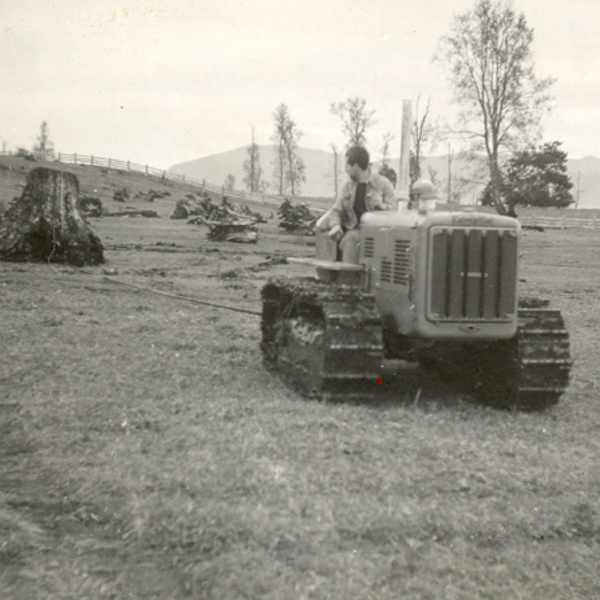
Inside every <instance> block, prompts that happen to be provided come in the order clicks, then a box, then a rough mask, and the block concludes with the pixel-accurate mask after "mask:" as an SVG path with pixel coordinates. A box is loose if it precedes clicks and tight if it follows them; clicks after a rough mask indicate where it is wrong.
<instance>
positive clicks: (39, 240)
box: [0, 167, 104, 266]
mask: <svg viewBox="0 0 600 600" xmlns="http://www.w3.org/2000/svg"><path fill="white" fill-rule="evenodd" d="M78 199H79V181H78V180H77V177H76V176H75V175H73V174H72V173H66V172H64V171H57V170H55V169H48V168H45V167H39V168H36V169H32V170H31V171H30V172H29V175H28V176H27V184H26V186H25V189H24V190H23V193H22V195H21V197H20V198H15V199H14V200H13V201H12V202H11V204H10V206H9V207H8V209H7V211H6V213H5V214H4V217H3V218H2V221H0V259H2V260H7V261H19V262H25V261H31V262H40V261H48V262H59V263H68V264H71V265H74V266H82V265H85V264H87V265H97V264H100V263H103V262H104V254H103V252H104V248H103V246H102V243H101V241H100V239H99V238H98V236H97V235H95V234H94V233H93V232H92V230H91V229H90V227H89V225H88V224H87V222H86V220H85V219H84V218H83V216H82V215H81V213H80V212H79V210H78V208H77V200H78Z"/></svg>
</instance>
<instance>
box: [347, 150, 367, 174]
mask: <svg viewBox="0 0 600 600" xmlns="http://www.w3.org/2000/svg"><path fill="white" fill-rule="evenodd" d="M346 160H347V161H348V164H349V165H358V166H359V167H360V168H361V169H368V168H369V162H370V157H369V152H368V150H367V149H366V148H365V147H364V146H350V148H348V150H346Z"/></svg>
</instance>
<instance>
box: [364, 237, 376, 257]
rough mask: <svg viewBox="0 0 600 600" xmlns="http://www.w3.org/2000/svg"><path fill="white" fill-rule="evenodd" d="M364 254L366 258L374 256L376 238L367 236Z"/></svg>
mask: <svg viewBox="0 0 600 600" xmlns="http://www.w3.org/2000/svg"><path fill="white" fill-rule="evenodd" d="M363 254H364V256H365V258H373V256H374V255H375V239H374V238H372V237H368V238H365V241H364V244H363Z"/></svg>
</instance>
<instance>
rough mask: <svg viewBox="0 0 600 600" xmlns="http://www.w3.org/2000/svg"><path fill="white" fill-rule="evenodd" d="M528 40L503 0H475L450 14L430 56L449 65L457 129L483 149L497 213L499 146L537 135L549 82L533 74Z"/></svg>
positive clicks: (521, 23) (524, 26)
mask: <svg viewBox="0 0 600 600" xmlns="http://www.w3.org/2000/svg"><path fill="white" fill-rule="evenodd" d="M532 41H533V29H531V28H530V27H528V25H527V21H526V19H525V15H524V14H522V13H520V14H517V13H516V12H515V11H514V10H513V9H512V8H511V7H510V6H509V4H508V3H507V1H505V0H479V2H478V3H477V4H476V5H475V7H474V8H473V9H472V10H471V11H469V12H467V13H465V14H462V15H459V16H457V17H455V19H454V21H453V24H452V29H451V33H450V34H449V35H447V36H444V37H442V38H441V40H440V49H439V52H438V54H437V57H436V58H437V59H438V60H441V61H442V62H444V63H446V64H448V66H449V67H450V71H449V72H450V81H451V83H452V85H453V88H454V93H455V100H456V101H457V102H458V103H459V104H460V105H461V109H462V110H461V114H460V119H461V123H462V124H463V125H464V127H465V129H464V130H463V133H465V134H466V135H468V136H469V137H470V139H471V140H473V141H474V142H475V143H476V144H477V145H478V147H482V148H484V149H485V152H486V154H487V162H488V168H489V175H490V183H491V194H492V201H493V203H494V205H495V206H496V208H497V209H498V210H499V211H500V212H503V211H504V210H505V209H504V207H503V205H502V204H501V202H500V188H501V184H502V173H501V169H500V165H499V151H500V149H501V148H502V147H507V148H514V147H516V146H517V144H522V143H523V142H524V141H525V140H530V139H534V138H535V137H539V135H540V129H541V128H540V121H541V116H542V113H543V109H545V108H547V107H548V105H549V102H548V101H549V100H550V96H549V94H548V90H549V88H550V86H551V85H552V83H553V82H554V80H553V79H552V78H543V79H540V78H538V77H536V75H535V74H534V66H533V60H532V55H531V44H532Z"/></svg>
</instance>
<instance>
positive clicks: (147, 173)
mask: <svg viewBox="0 0 600 600" xmlns="http://www.w3.org/2000/svg"><path fill="white" fill-rule="evenodd" d="M146 175H148V165H146Z"/></svg>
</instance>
